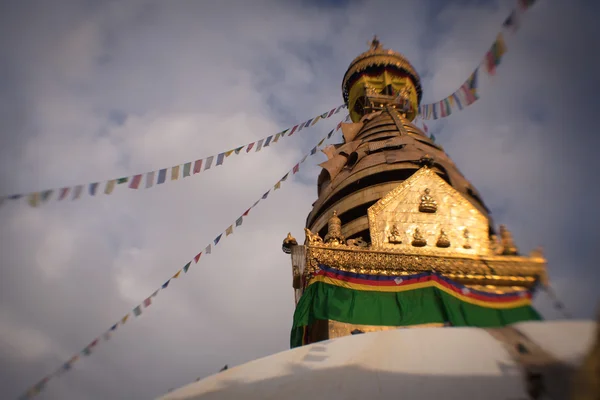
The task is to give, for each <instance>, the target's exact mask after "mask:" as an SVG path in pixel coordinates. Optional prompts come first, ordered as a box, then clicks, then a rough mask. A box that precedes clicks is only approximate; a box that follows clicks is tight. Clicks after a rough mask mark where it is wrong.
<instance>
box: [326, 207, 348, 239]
mask: <svg viewBox="0 0 600 400" xmlns="http://www.w3.org/2000/svg"><path fill="white" fill-rule="evenodd" d="M324 240H325V243H328V244H332V245H334V246H335V245H340V244H345V243H346V238H344V235H342V220H341V219H339V217H338V216H337V211H335V210H334V211H333V215H332V216H331V218H329V222H328V224H327V235H325V239H324Z"/></svg>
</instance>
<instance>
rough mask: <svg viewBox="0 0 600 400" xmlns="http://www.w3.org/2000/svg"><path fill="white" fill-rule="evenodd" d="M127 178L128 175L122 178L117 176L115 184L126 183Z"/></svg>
mask: <svg viewBox="0 0 600 400" xmlns="http://www.w3.org/2000/svg"><path fill="white" fill-rule="evenodd" d="M128 180H129V178H128V177H124V178H119V179H117V184H119V185H120V184H122V183H127V181H128Z"/></svg>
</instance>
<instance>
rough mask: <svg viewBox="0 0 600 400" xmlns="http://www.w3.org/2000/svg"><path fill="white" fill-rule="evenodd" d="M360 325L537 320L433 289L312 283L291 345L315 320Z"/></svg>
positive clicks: (529, 312) (531, 313)
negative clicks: (365, 288) (391, 289)
mask: <svg viewBox="0 0 600 400" xmlns="http://www.w3.org/2000/svg"><path fill="white" fill-rule="evenodd" d="M328 319H329V320H334V321H339V322H346V323H351V324H359V325H382V326H408V325H419V324H428V323H436V322H437V323H445V322H449V323H450V324H451V325H452V326H477V327H497V326H504V325H507V324H512V323H515V322H519V321H528V320H540V319H541V317H540V315H539V314H538V313H537V312H536V311H535V310H534V309H533V308H532V307H531V306H521V307H516V308H510V309H495V308H487V307H483V306H479V305H474V304H470V303H467V302H464V301H462V300H459V299H457V298H456V297H453V296H452V295H450V294H448V293H446V292H444V291H442V290H439V289H437V288H435V287H427V288H420V289H415V290H409V291H404V292H376V291H361V290H354V289H348V288H344V287H340V286H335V285H330V284H327V283H323V282H315V283H313V284H311V285H310V286H309V287H308V288H306V291H305V292H304V294H303V295H302V298H301V299H300V301H299V302H298V305H297V306H296V311H295V313H294V323H293V326H292V335H291V343H290V344H291V347H297V346H301V345H302V332H303V328H304V327H305V326H307V325H310V324H312V323H313V322H314V321H316V320H328Z"/></svg>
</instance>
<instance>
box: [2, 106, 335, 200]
mask: <svg viewBox="0 0 600 400" xmlns="http://www.w3.org/2000/svg"><path fill="white" fill-rule="evenodd" d="M345 107H346V105H341V106H339V107H337V108H332V109H331V110H330V111H327V112H324V113H323V114H321V115H318V116H316V117H313V118H309V119H308V120H307V121H304V122H303V123H301V124H297V125H295V126H293V127H291V128H288V129H284V130H282V131H281V132H279V133H276V134H274V135H270V136H267V137H265V138H263V139H260V140H257V141H255V142H252V143H248V144H245V145H243V146H238V147H235V148H233V149H231V150H228V151H224V152H222V153H219V154H217V155H213V156H209V157H206V158H204V159H198V160H195V161H189V162H186V163H182V164H179V165H175V166H172V167H167V168H161V169H159V170H155V171H149V172H144V173H140V174H135V175H133V176H127V177H121V178H114V179H109V180H108V181H105V182H91V183H86V184H81V185H75V186H72V187H70V186H66V187H63V188H59V189H46V190H42V191H38V192H33V193H26V194H12V195H8V196H0V206H1V205H2V204H3V202H4V200H20V199H27V202H28V203H29V205H30V206H32V207H38V206H40V205H42V204H44V203H46V202H47V201H49V200H50V199H51V198H53V197H54V198H55V199H56V200H57V201H63V200H67V199H68V198H70V199H71V200H77V199H80V198H81V197H82V194H84V193H89V195H90V196H96V195H97V194H99V193H104V194H107V195H109V194H111V193H112V192H113V191H114V190H115V188H116V187H121V186H127V187H129V188H130V189H140V188H145V189H149V188H151V187H153V186H155V185H162V184H163V183H166V182H167V181H176V180H178V179H179V178H182V179H183V178H187V177H189V176H193V175H196V174H199V173H200V172H202V171H207V170H209V169H211V168H214V167H218V166H220V165H223V163H224V162H225V159H227V157H229V156H231V155H232V154H236V155H238V154H240V152H241V151H242V150H243V149H244V148H246V153H249V152H250V151H252V150H254V152H259V151H260V150H261V149H262V148H264V147H269V146H272V145H273V144H275V143H277V142H278V141H279V139H281V138H284V137H286V136H292V135H293V134H294V133H295V132H300V131H301V130H302V129H303V128H309V127H312V126H314V125H315V124H316V123H317V122H318V121H319V120H321V119H327V118H329V117H331V116H332V115H334V114H337V113H339V112H340V111H341V110H342V109H343V108H345ZM86 188H87V190H86Z"/></svg>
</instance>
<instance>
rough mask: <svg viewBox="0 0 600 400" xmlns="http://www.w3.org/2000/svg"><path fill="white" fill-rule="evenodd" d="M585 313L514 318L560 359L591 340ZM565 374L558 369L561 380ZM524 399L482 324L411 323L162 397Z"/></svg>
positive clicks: (572, 362) (513, 370) (518, 379)
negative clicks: (567, 317)
mask: <svg viewBox="0 0 600 400" xmlns="http://www.w3.org/2000/svg"><path fill="white" fill-rule="evenodd" d="M595 327H596V324H595V323H594V322H592V321H551V322H524V323H518V324H515V325H513V328H515V329H516V330H517V331H518V332H519V333H521V334H523V335H525V336H526V337H527V338H528V339H529V341H530V342H533V343H534V344H535V345H537V346H539V347H540V348H542V349H543V350H544V352H545V353H546V354H549V355H550V356H551V357H552V358H553V359H555V360H557V361H559V362H561V363H564V364H565V367H567V368H568V367H575V366H577V365H578V364H579V363H580V362H581V360H582V359H583V357H584V356H585V354H586V353H587V352H588V350H589V348H590V347H591V345H592V342H593V339H594V335H595V329H596V328H595ZM567 378H568V377H564V379H565V380H566V379H567ZM321 398H323V399H392V398H394V399H397V398H402V399H440V398H443V399H461V400H463V399H489V400H492V399H498V400H500V399H502V400H506V399H523V398H528V396H527V394H526V392H525V381H524V378H523V374H522V372H521V367H520V366H519V365H518V364H517V363H516V361H515V360H514V359H513V357H512V356H511V354H509V352H508V351H507V348H506V347H505V345H504V344H503V343H502V342H500V341H498V340H497V339H496V338H494V336H492V335H491V334H490V333H489V332H488V331H487V330H485V329H481V328H413V329H397V330H391V331H383V332H373V333H367V334H361V335H355V336H347V337H343V338H338V339H333V340H329V341H325V342H319V343H314V344H311V345H308V346H303V347H299V348H296V349H293V350H288V351H284V352H281V353H278V354H275V355H272V356H269V357H265V358H262V359H258V360H255V361H252V362H249V363H247V364H244V365H240V366H237V367H235V368H230V369H228V370H226V371H223V372H220V373H218V374H216V375H213V376H210V377H208V378H205V379H203V380H201V381H198V382H195V383H192V384H190V385H187V386H185V387H183V388H180V389H178V390H175V391H173V392H171V393H169V394H167V395H165V396H164V397H161V399H164V400H167V399H168V400H175V399H177V400H181V399H186V400H192V399H302V400H307V399H309V400H312V399H321Z"/></svg>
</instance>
